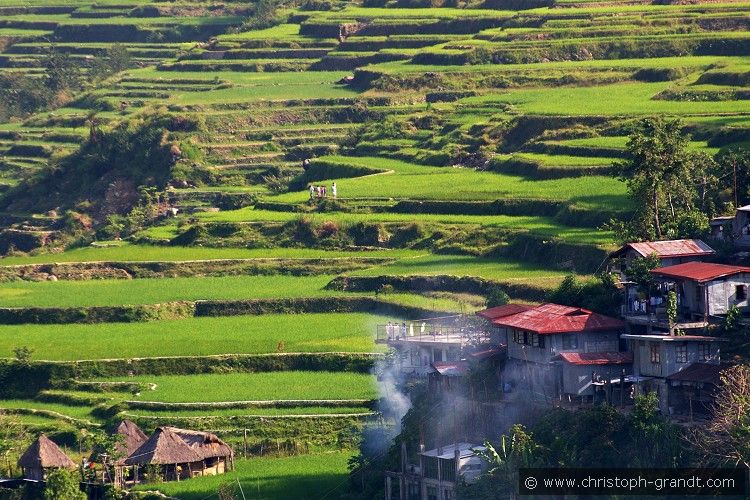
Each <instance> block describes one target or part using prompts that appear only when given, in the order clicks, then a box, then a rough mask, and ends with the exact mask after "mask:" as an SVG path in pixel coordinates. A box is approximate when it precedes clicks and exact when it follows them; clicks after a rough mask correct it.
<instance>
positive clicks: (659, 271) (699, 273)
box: [651, 262, 750, 283]
mask: <svg viewBox="0 0 750 500" xmlns="http://www.w3.org/2000/svg"><path fill="white" fill-rule="evenodd" d="M651 272H652V273H653V274H655V275H656V276H663V277H665V278H679V279H686V280H690V281H697V282H699V283H702V282H704V281H711V280H714V279H717V278H723V277H725V276H732V275H734V274H739V273H750V267H744V266H730V265H727V264H714V263H711V262H685V263H684V264H677V265H674V266H667V267H658V268H656V269H653V270H652V271H651Z"/></svg>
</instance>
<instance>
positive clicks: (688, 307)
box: [624, 262, 750, 333]
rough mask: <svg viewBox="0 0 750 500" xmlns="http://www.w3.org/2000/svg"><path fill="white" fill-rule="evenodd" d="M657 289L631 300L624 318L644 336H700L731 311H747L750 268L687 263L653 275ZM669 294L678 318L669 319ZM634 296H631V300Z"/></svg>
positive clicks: (654, 272) (626, 307) (625, 310)
mask: <svg viewBox="0 0 750 500" xmlns="http://www.w3.org/2000/svg"><path fill="white" fill-rule="evenodd" d="M651 273H652V274H653V276H654V278H655V280H656V286H655V287H654V288H653V289H652V290H651V291H650V294H649V296H648V297H640V298H638V299H636V300H632V299H628V300H629V301H632V303H628V304H626V305H625V308H624V316H625V319H626V320H627V321H628V323H630V324H631V326H633V327H635V328H636V329H638V328H639V327H640V329H641V330H644V329H645V333H651V332H653V331H656V332H670V331H674V330H683V331H687V332H691V333H699V332H700V331H701V330H703V329H705V328H706V327H707V326H708V325H709V324H710V323H711V322H718V321H720V320H721V317H722V316H723V315H725V314H726V313H727V312H728V311H729V310H730V309H731V308H732V307H738V308H740V309H741V310H743V312H746V311H748V309H749V308H748V305H749V303H748V286H750V267H745V266H735V265H727V264H715V263H710V262H686V263H684V264H677V265H674V266H667V267H659V268H656V269H654V270H652V271H651ZM670 292H674V294H675V297H676V299H677V315H676V317H674V318H671V320H670V318H668V317H667V305H668V301H669V299H668V297H669V295H670ZM630 295H631V294H629V295H628V296H629V297H630Z"/></svg>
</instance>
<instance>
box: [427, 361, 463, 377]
mask: <svg viewBox="0 0 750 500" xmlns="http://www.w3.org/2000/svg"><path fill="white" fill-rule="evenodd" d="M432 368H434V369H435V371H436V372H438V373H439V374H440V375H444V376H446V377H460V376H462V375H466V373H467V372H468V371H469V367H468V366H466V363H465V362H463V361H455V362H444V361H436V362H434V363H432Z"/></svg>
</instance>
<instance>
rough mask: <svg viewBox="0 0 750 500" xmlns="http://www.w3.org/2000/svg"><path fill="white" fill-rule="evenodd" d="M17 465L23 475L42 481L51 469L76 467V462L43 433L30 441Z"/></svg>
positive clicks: (71, 468)
mask: <svg viewBox="0 0 750 500" xmlns="http://www.w3.org/2000/svg"><path fill="white" fill-rule="evenodd" d="M18 466H19V467H21V469H22V470H23V477H24V478H26V479H31V480H33V481H44V480H45V479H46V478H47V474H48V473H49V472H50V471H52V470H56V469H69V470H75V469H77V468H78V466H77V465H76V463H75V462H73V460H71V459H70V458H69V457H68V456H67V455H66V454H65V453H64V452H63V451H62V450H61V449H60V447H59V446H57V445H56V444H55V443H54V442H53V441H52V440H51V439H50V438H48V437H47V436H46V435H45V434H40V435H39V437H38V438H37V439H36V441H34V442H33V443H31V445H30V446H29V447H28V448H27V449H26V451H25V452H24V453H23V455H21V457H20V458H19V459H18Z"/></svg>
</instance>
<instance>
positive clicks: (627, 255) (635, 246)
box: [608, 240, 716, 278]
mask: <svg viewBox="0 0 750 500" xmlns="http://www.w3.org/2000/svg"><path fill="white" fill-rule="evenodd" d="M715 254H716V252H715V251H714V249H713V248H711V247H710V246H708V245H707V244H706V243H705V242H703V241H702V240H666V241H641V242H636V243H627V244H625V245H623V246H622V247H620V248H619V249H617V250H615V251H614V252H612V253H610V254H609V259H608V268H609V271H610V272H614V273H619V274H621V276H622V277H623V278H624V276H625V273H626V272H627V270H628V269H629V268H630V265H631V264H632V263H633V261H634V260H636V259H642V258H645V257H650V256H651V255H656V256H657V257H659V267H666V266H673V265H676V264H683V263H685V262H696V261H704V260H706V259H707V258H709V257H712V256H713V255H715Z"/></svg>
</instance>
